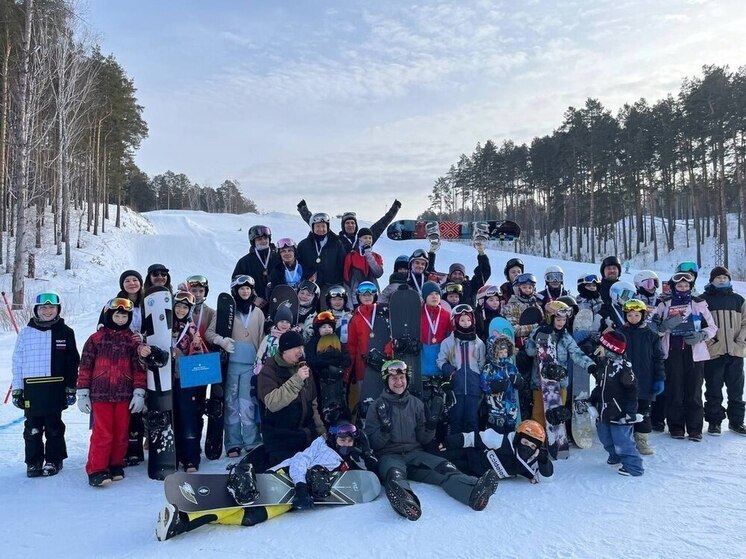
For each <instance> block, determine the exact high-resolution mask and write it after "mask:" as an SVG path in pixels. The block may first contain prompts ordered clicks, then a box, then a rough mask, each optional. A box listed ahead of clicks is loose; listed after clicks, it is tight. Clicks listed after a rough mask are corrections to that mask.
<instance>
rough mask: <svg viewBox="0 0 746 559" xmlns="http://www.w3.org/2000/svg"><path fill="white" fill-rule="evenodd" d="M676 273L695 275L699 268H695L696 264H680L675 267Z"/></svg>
mask: <svg viewBox="0 0 746 559" xmlns="http://www.w3.org/2000/svg"><path fill="white" fill-rule="evenodd" d="M676 271H677V272H691V273H692V274H696V273H698V272H699V266H697V263H696V262H682V263H681V264H679V265H678V266H676Z"/></svg>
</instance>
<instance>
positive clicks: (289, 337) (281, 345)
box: [277, 330, 303, 354]
mask: <svg viewBox="0 0 746 559" xmlns="http://www.w3.org/2000/svg"><path fill="white" fill-rule="evenodd" d="M294 347H303V337H302V336H301V335H300V334H298V332H296V331H295V330H288V331H287V332H285V333H284V334H283V335H282V336H280V341H279V342H278V345H277V350H278V351H279V352H280V353H281V354H282V353H283V352H284V351H287V350H289V349H293V348H294Z"/></svg>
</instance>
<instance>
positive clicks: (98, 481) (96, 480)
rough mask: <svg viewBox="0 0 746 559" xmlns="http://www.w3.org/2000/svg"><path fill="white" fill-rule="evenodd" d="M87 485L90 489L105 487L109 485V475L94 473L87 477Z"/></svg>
mask: <svg viewBox="0 0 746 559" xmlns="http://www.w3.org/2000/svg"><path fill="white" fill-rule="evenodd" d="M88 485H90V486H91V487H106V486H107V485H111V474H110V473H109V472H108V471H106V472H94V473H92V474H90V475H89V476H88Z"/></svg>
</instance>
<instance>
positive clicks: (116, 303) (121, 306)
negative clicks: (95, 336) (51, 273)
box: [34, 291, 191, 330]
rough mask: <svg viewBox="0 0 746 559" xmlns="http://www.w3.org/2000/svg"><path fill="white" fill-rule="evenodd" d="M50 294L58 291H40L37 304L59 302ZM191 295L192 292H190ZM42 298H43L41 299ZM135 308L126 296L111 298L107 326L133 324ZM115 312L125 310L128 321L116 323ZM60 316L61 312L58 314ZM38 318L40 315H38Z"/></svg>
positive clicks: (114, 328)
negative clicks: (54, 300)
mask: <svg viewBox="0 0 746 559" xmlns="http://www.w3.org/2000/svg"><path fill="white" fill-rule="evenodd" d="M50 295H57V294H56V293H54V292H53V291H52V292H49V291H47V292H45V293H40V294H39V295H37V296H36V300H37V305H38V304H39V303H38V301H39V300H41V301H46V302H42V303H41V304H42V305H54V304H57V305H59V303H54V302H51V301H52V298H51V297H50ZM190 295H191V293H190ZM40 298H41V299H40ZM57 301H59V295H57ZM134 309H135V304H134V303H133V302H132V300H130V299H128V298H126V297H114V298H113V299H109V300H108V301H107V303H106V307H105V308H104V324H105V325H106V327H107V328H111V329H112V330H126V329H127V328H129V327H130V324H132V311H133V310H134ZM36 310H37V307H36V306H34V316H36ZM115 312H124V313H127V322H126V323H124V324H121V325H120V324H116V323H114V320H113V318H114V313H115ZM58 316H59V314H58ZM37 318H38V317H37Z"/></svg>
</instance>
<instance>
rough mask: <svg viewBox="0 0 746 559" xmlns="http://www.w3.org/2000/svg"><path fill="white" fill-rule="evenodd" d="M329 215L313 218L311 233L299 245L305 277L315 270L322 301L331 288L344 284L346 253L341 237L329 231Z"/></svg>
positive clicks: (299, 257) (311, 276) (316, 215)
mask: <svg viewBox="0 0 746 559" xmlns="http://www.w3.org/2000/svg"><path fill="white" fill-rule="evenodd" d="M330 219H331V218H330V217H329V214H325V213H316V214H313V215H312V216H311V219H310V221H309V224H310V225H311V232H310V233H309V234H308V236H307V237H306V238H305V239H303V240H302V241H301V242H300V243H298V254H297V257H298V261H299V262H300V264H301V266H303V270H304V275H306V274H308V273H309V271H311V270H313V271H314V272H313V274H312V275H310V276H307V277H310V278H311V281H313V282H314V283H315V284H316V285H318V286H319V288H320V289H321V300H322V301H323V300H324V299H325V297H326V291H327V290H328V289H329V287H331V286H333V285H337V284H340V283H342V281H343V279H344V278H343V271H344V259H345V254H347V253H346V251H345V249H344V247H343V246H342V243H341V242H340V240H339V237H337V235H335V234H334V233H332V232H331V231H330V230H329V221H330Z"/></svg>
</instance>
